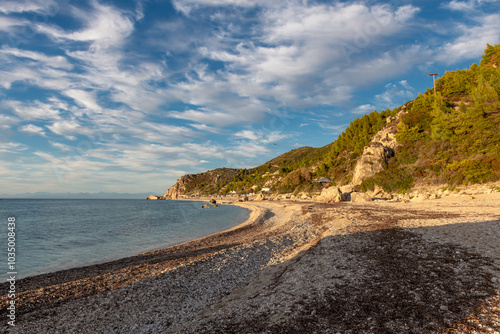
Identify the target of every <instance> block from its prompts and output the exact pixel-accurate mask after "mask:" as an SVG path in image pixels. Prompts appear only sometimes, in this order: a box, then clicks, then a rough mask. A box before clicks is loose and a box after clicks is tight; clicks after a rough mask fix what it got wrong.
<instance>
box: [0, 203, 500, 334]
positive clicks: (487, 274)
mask: <svg viewBox="0 0 500 334" xmlns="http://www.w3.org/2000/svg"><path fill="white" fill-rule="evenodd" d="M499 195H500V193H491V194H482V195H475V196H474V198H469V197H470V196H469V197H467V198H461V197H458V196H457V197H451V196H448V197H445V198H442V199H436V200H427V201H424V202H410V203H392V202H387V201H377V202H368V203H352V202H340V203H331V204H327V203H318V202H312V201H259V202H249V203H239V204H238V205H242V206H245V207H248V208H251V209H252V210H253V212H252V214H251V217H250V219H249V220H248V221H247V222H246V223H244V224H242V225H240V226H237V227H235V228H233V229H231V230H228V231H225V232H222V233H218V234H214V235H211V236H208V237H205V238H202V239H199V240H195V241H192V242H188V243H184V244H181V245H177V246H174V247H170V248H166V249H163V250H159V251H155V252H150V253H144V254H139V255H137V256H134V257H130V258H126V259H121V260H118V261H113V262H109V263H105V264H101V265H95V266H89V267H84V268H75V269H72V270H66V271H61V272H56V273H52V274H47V275H41V276H35V277H31V278H26V279H24V280H20V281H19V282H18V287H19V289H20V290H19V291H21V293H20V294H19V295H18V300H17V303H18V305H19V309H18V314H17V326H16V328H8V326H7V321H5V320H4V321H2V323H1V325H0V332H8V333H307V332H310V333H495V332H500V246H499V242H498V240H500V196H499ZM0 287H1V288H2V290H1V291H2V297H1V298H0V302H1V304H0V305H1V307H2V309H1V311H0V313H1V317H2V318H3V319H6V309H5V306H6V296H5V292H4V291H6V288H7V285H6V284H5V283H4V284H2V285H1V286H0Z"/></svg>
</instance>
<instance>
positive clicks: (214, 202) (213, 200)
mask: <svg viewBox="0 0 500 334" xmlns="http://www.w3.org/2000/svg"><path fill="white" fill-rule="evenodd" d="M208 203H210V204H217V201H216V200H215V199H213V198H212V199H211V200H210V201H209V202H208Z"/></svg>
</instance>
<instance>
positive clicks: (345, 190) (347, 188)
mask: <svg viewBox="0 0 500 334" xmlns="http://www.w3.org/2000/svg"><path fill="white" fill-rule="evenodd" d="M339 189H340V192H341V193H342V194H345V193H352V192H354V186H353V185H351V184H348V185H346V186H342V187H340V188H339Z"/></svg>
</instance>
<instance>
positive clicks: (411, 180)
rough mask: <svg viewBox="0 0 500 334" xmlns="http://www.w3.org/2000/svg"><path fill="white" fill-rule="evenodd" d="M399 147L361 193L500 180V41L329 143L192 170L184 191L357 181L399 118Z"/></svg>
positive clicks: (299, 188)
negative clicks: (369, 151)
mask: <svg viewBox="0 0 500 334" xmlns="http://www.w3.org/2000/svg"><path fill="white" fill-rule="evenodd" d="M396 115H398V118H397V132H396V134H395V138H396V140H397V146H396V147H395V149H394V152H392V153H393V154H391V156H390V158H389V159H388V160H387V161H384V166H383V167H384V168H383V171H381V172H378V173H375V174H374V175H372V176H370V177H368V178H366V179H364V180H363V182H362V183H361V184H359V188H360V190H363V191H367V190H372V189H374V188H375V187H377V186H379V187H381V188H383V189H384V190H385V191H387V192H408V191H410V190H411V189H412V187H413V186H415V185H426V184H429V185H441V184H443V185H448V186H457V185H461V184H465V185H467V184H475V183H484V182H489V181H496V180H499V179H500V45H499V44H496V45H488V46H487V48H486V50H485V51H484V54H483V56H482V59H481V61H480V64H479V65H477V64H476V63H474V64H472V66H470V68H468V69H463V70H459V69H457V70H456V71H450V72H446V73H445V74H444V75H443V76H442V77H441V78H439V79H437V80H436V90H435V91H434V89H428V90H427V91H426V92H425V93H424V94H419V96H418V97H416V98H415V99H414V100H413V101H409V102H407V103H406V104H405V105H404V107H403V106H400V107H397V108H395V109H392V110H391V109H386V110H383V111H381V112H378V111H373V112H371V113H368V114H366V115H364V116H362V117H359V118H357V119H355V120H353V121H352V122H351V123H350V124H349V126H348V127H347V128H346V129H345V130H344V132H342V134H340V135H339V136H338V138H337V139H336V140H335V141H334V142H332V143H330V144H328V145H326V146H323V147H320V148H313V147H301V148H298V149H294V150H292V151H290V152H287V153H285V154H282V155H280V156H278V157H276V158H274V159H272V160H270V161H268V162H266V163H265V164H263V165H261V166H258V167H255V168H251V169H228V168H221V169H216V170H214V171H208V172H206V173H202V174H197V175H189V176H187V177H186V178H185V180H184V181H183V182H184V183H185V187H184V190H183V192H184V194H199V195H216V194H219V195H225V194H230V193H233V194H235V193H236V194H248V193H256V192H260V191H262V190H265V191H268V192H271V193H294V194H299V193H314V192H318V191H320V190H321V189H322V188H323V187H324V186H325V185H323V184H321V183H319V182H311V181H312V180H314V179H317V178H319V177H327V178H329V179H331V180H332V182H331V183H332V184H335V185H338V186H341V185H346V184H350V183H352V180H353V174H354V169H355V166H356V164H357V163H358V161H359V160H360V157H361V156H362V155H363V152H364V151H365V148H366V147H367V146H368V145H369V144H370V143H371V141H372V139H373V138H374V136H375V135H376V134H377V133H379V131H381V130H382V129H384V127H386V126H388V124H389V123H391V122H396V121H395V119H396Z"/></svg>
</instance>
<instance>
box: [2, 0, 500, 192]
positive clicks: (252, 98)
mask: <svg viewBox="0 0 500 334" xmlns="http://www.w3.org/2000/svg"><path fill="white" fill-rule="evenodd" d="M494 4H495V2H494V1H479V0H471V1H459V0H453V1H449V2H447V3H446V4H444V5H439V4H435V3H433V4H430V2H417V1H405V2H400V1H396V2H394V1H393V2H389V3H388V2H381V1H358V2H345V1H344V2H338V1H337V2H326V3H325V2H322V1H295V0H290V1H288V0H287V1H264V0H174V1H172V3H170V2H149V1H142V0H139V1H134V2H133V3H122V2H117V1H113V0H111V1H106V2H102V1H98V0H90V1H85V2H78V3H75V2H57V1H53V0H47V1H41V0H16V1H11V0H5V1H3V2H2V5H1V6H0V31H2V32H5V34H3V35H1V36H0V42H1V43H2V47H1V48H0V109H1V111H2V113H1V114H0V130H1V133H0V144H1V145H3V146H1V147H0V152H1V153H2V158H7V159H2V161H13V160H14V159H17V160H16V161H21V162H22V166H23V172H18V171H17V170H16V168H18V167H17V166H14V165H13V164H11V163H6V164H5V165H3V166H2V169H1V170H0V173H3V174H2V177H3V178H2V185H3V184H7V185H8V186H9V187H12V189H14V188H16V189H18V188H19V187H21V186H25V185H26V184H27V183H29V182H28V181H26V180H25V179H26V175H30V177H32V181H33V183H37V184H40V185H41V186H40V187H42V185H45V186H47V185H51V184H52V185H53V186H52V187H53V189H54V191H56V189H57V188H58V187H59V188H64V187H63V186H62V185H61V182H64V183H67V184H69V183H71V184H72V185H74V187H75V189H76V188H78V189H79V190H83V189H87V187H89V186H88V185H87V184H94V185H95V184H97V183H99V182H101V183H102V185H103V188H106V189H108V190H109V188H113V187H115V189H114V190H117V189H116V188H119V187H123V190H127V189H126V187H127V186H126V185H118V184H117V183H118V182H120V180H129V181H128V182H131V183H133V184H134V186H136V187H137V188H139V187H140V185H141V184H143V186H144V187H145V188H148V187H149V186H152V187H153V186H154V187H160V188H161V189H163V188H164V185H161V186H159V185H158V183H159V182H158V181H157V180H160V179H162V180H163V179H165V186H166V185H169V184H170V183H171V182H172V181H173V180H174V179H175V178H176V177H178V176H180V175H181V174H182V173H185V172H196V171H203V170H206V169H208V168H213V167H218V166H220V165H226V166H238V167H248V166H250V165H258V164H260V163H262V162H264V160H267V159H270V158H272V157H273V156H274V155H278V154H280V153H283V151H286V150H288V149H290V148H292V147H293V144H291V143H292V141H291V140H290V139H291V138H294V141H293V142H308V143H309V140H311V141H313V138H314V140H317V139H316V137H317V138H319V135H318V136H316V135H317V133H319V134H325V133H326V134H327V137H326V138H327V139H325V140H326V141H327V142H329V141H330V139H331V138H330V136H331V135H335V134H339V133H340V132H341V131H343V129H344V128H345V127H346V124H348V123H349V122H350V121H351V120H352V116H353V114H354V115H361V114H364V113H366V112H369V111H371V110H373V109H377V110H381V109H385V108H388V107H394V106H396V105H398V104H400V103H402V102H401V101H405V100H406V99H408V100H409V99H411V98H413V96H414V95H415V94H416V92H417V91H418V90H419V89H421V87H420V86H418V87H417V88H415V89H414V88H412V86H415V84H414V83H415V81H414V80H413V81H412V79H411V75H414V74H412V70H415V68H417V67H418V66H438V65H439V66H448V65H450V64H455V63H457V62H460V61H464V60H470V59H476V58H477V57H479V56H480V54H481V52H482V50H483V49H484V47H485V45H486V43H487V42H488V43H496V42H498V36H499V35H500V24H499V23H498V22H500V17H499V14H496V13H497V12H498V11H493V10H490V11H487V10H485V8H489V7H488V6H493V5H494ZM172 6H173V7H172ZM428 6H431V7H432V9H429V8H426V7H428ZM172 8H173V9H172ZM432 10H437V11H440V13H446V14H449V15H452V16H453V17H455V16H456V17H459V19H458V20H452V19H446V18H442V17H440V20H439V22H437V21H436V19H435V18H434V17H432V16H428V14H427V13H429V12H430V11H432ZM152 13H154V15H152ZM450 13H451V14H450ZM34 17H38V18H42V19H38V20H37V19H34ZM443 17H444V16H443ZM462 18H463V19H462ZM438 23H439V25H438ZM437 27H440V30H439V31H436V30H435V29H436V28H437ZM417 31H418V33H416V32H417ZM406 76H408V77H406ZM417 81H418V80H417ZM365 89H369V90H370V93H369V94H370V96H366V95H367V94H366V93H363V92H364V91H365ZM317 115H320V116H317ZM297 129H300V130H299V131H300V132H294V131H296V130H297ZM318 129H319V130H320V131H317V130H318ZM30 136H31V137H32V138H29V137H30ZM34 136H37V137H35V138H36V139H37V140H34V139H35V138H33V137H34ZM295 138H296V139H295ZM34 142H36V143H34ZM314 143H315V144H317V145H318V146H319V145H323V144H325V143H324V142H319V141H316V142H314ZM274 144H278V145H274ZM278 147H279V149H280V150H282V151H279V152H278ZM33 152H36V154H34V153H33ZM13 157H14V158H13ZM9 170H10V171H11V172H12V173H11V174H9V173H7V171H9ZM7 174H9V178H8V179H5V178H4V177H5V175H7ZM44 175H45V179H44ZM61 179H62V180H63V181H60V180H61ZM4 180H5V182H4ZM44 180H45V181H44ZM16 181H17V185H16ZM114 182H115V183H114ZM106 189H103V190H106ZM155 189H157V188H155Z"/></svg>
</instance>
